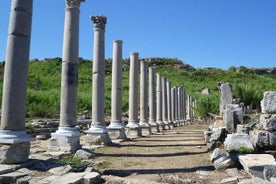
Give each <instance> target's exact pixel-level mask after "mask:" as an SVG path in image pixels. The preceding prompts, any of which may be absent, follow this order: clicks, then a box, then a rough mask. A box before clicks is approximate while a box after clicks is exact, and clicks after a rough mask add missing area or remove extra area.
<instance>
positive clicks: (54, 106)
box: [0, 57, 276, 118]
mask: <svg viewBox="0 0 276 184" xmlns="http://www.w3.org/2000/svg"><path fill="white" fill-rule="evenodd" d="M144 59H146V60H148V61H149V62H148V66H152V67H155V68H156V73H161V74H162V76H164V77H166V78H167V79H168V81H170V82H171V83H172V86H184V87H185V92H186V94H189V95H191V96H192V97H193V98H194V99H196V101H197V107H196V109H195V112H196V114H197V115H198V116H207V115H208V113H213V114H218V112H219V91H218V88H217V84H218V83H219V82H230V83H231V84H232V86H233V91H234V96H235V98H239V99H241V101H243V102H244V103H245V105H246V106H250V107H251V108H253V109H257V110H259V109H260V101H261V99H262V98H263V92H264V91H275V90H276V72H275V70H276V69H275V68H262V69H258V68H246V67H243V66H240V67H230V68H229V69H228V70H222V69H219V68H194V67H192V66H191V65H189V64H185V63H184V62H182V61H180V60H178V59H176V58H158V57H156V58H154V57H152V58H150V59H149V58H144ZM111 61H112V60H111V59H107V60H106V62H105V73H106V77H105V92H106V93H105V112H106V115H107V117H108V116H109V115H110V108H111V72H112V63H111ZM61 63H62V59H61V58H58V57H57V58H45V59H44V60H41V61H40V60H38V59H33V60H31V61H30V63H29V73H28V93H27V114H26V117H28V118H35V117H40V118H58V117H59V109H60V84H61ZM4 65H5V63H4V62H2V63H1V64H0V83H1V85H0V88H1V89H0V93H1V95H0V97H1V98H2V83H3V72H4ZM128 78H129V59H124V60H123V112H124V114H127V111H128V85H129V84H128V83H129V81H128ZM205 88H208V89H209V90H210V94H209V95H203V94H202V93H201V91H202V90H203V89H205ZM1 100H2V99H1ZM91 100H92V61H91V60H86V59H83V58H80V59H79V79H78V113H79V114H82V113H83V112H84V111H87V110H88V111H89V112H90V113H91V109H92V107H91V104H92V102H91Z"/></svg>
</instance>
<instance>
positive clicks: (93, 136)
mask: <svg viewBox="0 0 276 184" xmlns="http://www.w3.org/2000/svg"><path fill="white" fill-rule="evenodd" d="M86 133H87V135H86V142H87V143H89V144H97V145H100V144H104V145H107V146H110V145H112V141H111V139H110V137H109V135H108V131H107V128H106V126H100V125H99V126H93V125H92V126H91V127H90V128H89V129H88V130H87V131H86Z"/></svg>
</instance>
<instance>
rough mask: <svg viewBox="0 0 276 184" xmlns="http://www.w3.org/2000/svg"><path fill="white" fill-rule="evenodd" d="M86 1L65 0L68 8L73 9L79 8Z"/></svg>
mask: <svg viewBox="0 0 276 184" xmlns="http://www.w3.org/2000/svg"><path fill="white" fill-rule="evenodd" d="M84 1H85V0H65V2H66V7H70V8H73V7H76V8H79V7H80V3H81V2H84Z"/></svg>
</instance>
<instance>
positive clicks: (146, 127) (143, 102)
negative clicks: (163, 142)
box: [139, 60, 151, 135]
mask: <svg viewBox="0 0 276 184" xmlns="http://www.w3.org/2000/svg"><path fill="white" fill-rule="evenodd" d="M147 71H148V67H147V63H146V61H145V60H141V62H140V122H139V125H140V127H141V129H142V135H150V134H151V127H150V124H149V122H148V87H147V86H148V78H147V74H148V72H147Z"/></svg>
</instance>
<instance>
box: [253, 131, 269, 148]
mask: <svg viewBox="0 0 276 184" xmlns="http://www.w3.org/2000/svg"><path fill="white" fill-rule="evenodd" d="M249 140H250V142H251V143H252V144H253V146H254V147H255V148H256V149H257V150H265V149H269V148H270V138H269V132H268V131H260V130H254V131H250V132H249Z"/></svg>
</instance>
